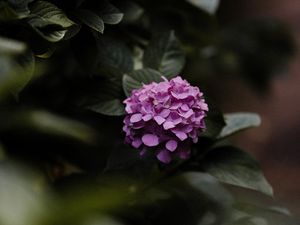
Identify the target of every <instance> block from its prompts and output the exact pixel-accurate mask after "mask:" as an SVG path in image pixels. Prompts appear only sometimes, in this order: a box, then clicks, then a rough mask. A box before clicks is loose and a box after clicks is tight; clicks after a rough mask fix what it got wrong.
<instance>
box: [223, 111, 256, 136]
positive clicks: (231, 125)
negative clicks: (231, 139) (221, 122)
mask: <svg viewBox="0 0 300 225" xmlns="http://www.w3.org/2000/svg"><path fill="white" fill-rule="evenodd" d="M224 117H225V123H226V126H225V127H223V129H222V131H221V133H220V134H219V135H218V138H219V139H221V138H226V137H228V136H230V135H232V134H234V133H236V132H239V131H241V130H245V129H247V128H251V127H257V126H259V125H260V123H261V119H260V117H259V115H257V114H256V113H228V114H225V115H224Z"/></svg>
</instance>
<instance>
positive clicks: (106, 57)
mask: <svg viewBox="0 0 300 225" xmlns="http://www.w3.org/2000/svg"><path fill="white" fill-rule="evenodd" d="M96 44H97V46H96V48H97V50H98V55H97V68H96V71H99V72H102V73H104V72H105V71H112V72H113V73H114V74H115V73H116V72H115V71H119V73H118V75H121V76H122V75H123V74H124V73H128V72H130V71H132V70H133V59H132V54H131V50H130V49H129V48H128V46H127V45H126V44H125V43H124V42H122V41H121V40H118V39H115V38H108V37H103V35H101V36H100V35H96ZM92 57H95V56H92ZM119 79H121V77H119Z"/></svg>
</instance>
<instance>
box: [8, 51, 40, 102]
mask: <svg viewBox="0 0 300 225" xmlns="http://www.w3.org/2000/svg"><path fill="white" fill-rule="evenodd" d="M17 63H18V64H19V65H20V70H17V73H18V75H16V77H15V78H13V79H14V80H13V88H12V89H11V92H12V93H13V95H14V96H16V97H17V96H18V94H19V93H20V92H21V91H22V90H23V89H24V87H25V86H26V85H27V84H28V83H29V81H30V80H31V78H32V77H33V73H34V69H35V58H34V56H33V53H32V52H31V51H27V52H26V53H25V54H23V55H21V56H19V57H18V59H17Z"/></svg>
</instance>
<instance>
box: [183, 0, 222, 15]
mask: <svg viewBox="0 0 300 225" xmlns="http://www.w3.org/2000/svg"><path fill="white" fill-rule="evenodd" d="M186 1H187V2H189V3H191V4H192V5H194V6H196V7H198V8H200V9H201V10H203V11H205V12H207V13H209V14H214V13H215V12H216V11H217V9H218V6H219V3H220V0H186Z"/></svg>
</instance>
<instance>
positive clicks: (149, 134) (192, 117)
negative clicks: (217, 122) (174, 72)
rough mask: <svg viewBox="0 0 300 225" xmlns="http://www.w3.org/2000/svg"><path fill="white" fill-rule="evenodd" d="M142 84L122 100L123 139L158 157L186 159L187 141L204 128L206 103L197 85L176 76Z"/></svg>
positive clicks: (188, 147) (168, 161) (188, 151)
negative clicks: (123, 106)
mask: <svg viewBox="0 0 300 225" xmlns="http://www.w3.org/2000/svg"><path fill="white" fill-rule="evenodd" d="M163 79H164V81H162V82H160V83H155V82H152V83H150V84H147V85H146V84H144V85H143V87H142V88H140V89H136V90H133V91H132V94H131V96H130V97H129V98H127V99H126V100H125V101H124V103H125V104H126V108H125V110H126V112H127V115H126V117H125V119H124V127H123V131H124V132H125V133H126V138H125V142H126V143H128V144H130V145H132V146H133V147H134V148H136V149H139V150H140V155H144V154H145V153H146V151H153V153H154V154H155V155H156V157H157V158H158V160H160V161H161V162H163V163H170V162H171V161H172V159H173V158H174V157H179V158H181V159H187V158H188V157H189V156H190V153H191V144H192V143H197V142H198V136H199V134H200V133H201V132H202V131H203V130H204V129H205V123H204V117H205V116H206V112H207V111H208V106H207V104H206V103H205V100H204V98H203V93H202V92H200V90H199V88H198V87H193V86H191V85H190V84H189V83H188V82H187V81H186V80H183V79H182V78H181V77H180V76H177V77H175V78H173V79H171V80H170V81H168V80H167V79H166V78H163Z"/></svg>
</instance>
